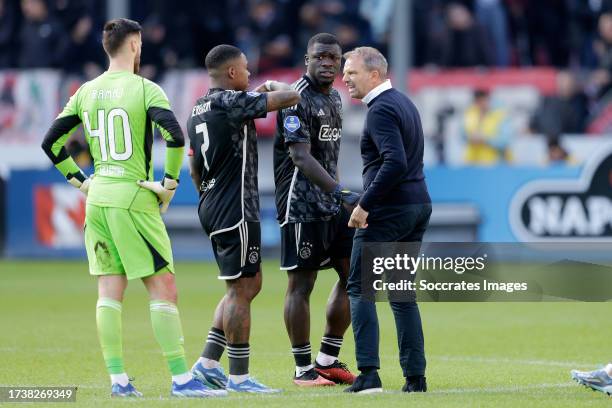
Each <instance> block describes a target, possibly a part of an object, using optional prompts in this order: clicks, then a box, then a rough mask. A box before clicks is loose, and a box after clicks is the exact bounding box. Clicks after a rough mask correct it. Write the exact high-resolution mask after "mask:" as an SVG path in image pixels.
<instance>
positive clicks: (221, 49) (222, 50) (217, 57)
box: [204, 44, 242, 71]
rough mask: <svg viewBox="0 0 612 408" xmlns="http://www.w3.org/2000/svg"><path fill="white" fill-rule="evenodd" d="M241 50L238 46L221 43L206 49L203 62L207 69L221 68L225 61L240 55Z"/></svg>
mask: <svg viewBox="0 0 612 408" xmlns="http://www.w3.org/2000/svg"><path fill="white" fill-rule="evenodd" d="M241 54H242V51H240V48H238V47H234V46H233V45H229V44H221V45H217V46H216V47H214V48H213V49H212V50H210V51H208V54H206V58H205V59H204V64H205V65H206V69H207V70H209V71H210V70H214V69H218V68H221V67H222V66H223V64H225V63H226V62H227V61H230V60H233V59H234V58H238V57H240V55H241Z"/></svg>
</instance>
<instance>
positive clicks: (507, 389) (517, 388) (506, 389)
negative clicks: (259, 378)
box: [0, 381, 576, 401]
mask: <svg viewBox="0 0 612 408" xmlns="http://www.w3.org/2000/svg"><path fill="white" fill-rule="evenodd" d="M0 386H3V387H5V386H11V385H0ZM575 386H576V384H574V383H572V382H569V381H568V382H567V383H554V384H553V383H550V384H533V385H511V386H502V387H489V388H448V389H439V390H431V391H428V392H427V394H434V395H435V394H441V395H443V394H497V393H516V392H525V391H533V390H544V389H550V388H569V387H575ZM77 387H78V388H80V389H87V390H106V389H108V388H109V387H103V386H99V385H90V384H83V385H77ZM298 394H299V395H301V396H303V397H305V398H311V397H314V398H326V397H332V398H337V397H338V396H343V397H347V398H348V397H352V396H353V397H354V396H357V397H363V396H364V395H355V394H339V393H336V392H325V393H323V392H313V393H296V392H292V393H289V394H286V393H281V394H276V395H267V396H263V395H262V396H255V395H236V394H230V396H229V398H230V399H251V398H259V397H267V398H269V397H272V398H275V397H283V396H288V397H294V396H295V395H298ZM383 394H386V395H394V394H396V395H405V393H403V392H401V391H399V390H385V391H384V392H383ZM374 395H380V394H374ZM159 399H162V400H166V399H168V400H174V398H167V397H163V396H159V397H146V398H144V399H138V400H135V401H142V400H159Z"/></svg>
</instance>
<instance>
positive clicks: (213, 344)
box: [202, 327, 227, 361]
mask: <svg viewBox="0 0 612 408" xmlns="http://www.w3.org/2000/svg"><path fill="white" fill-rule="evenodd" d="M226 346H227V340H226V339H225V333H224V332H223V330H220V329H217V328H215V327H211V328H210V331H209V332H208V337H207V338H206V344H205V345H204V351H202V357H204V358H208V359H210V360H215V361H219V360H220V359H221V356H222V355H223V351H224V350H225V347H226Z"/></svg>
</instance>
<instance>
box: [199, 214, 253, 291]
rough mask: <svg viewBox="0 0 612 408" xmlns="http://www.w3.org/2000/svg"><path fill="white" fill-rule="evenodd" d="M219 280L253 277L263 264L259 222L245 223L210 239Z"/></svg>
mask: <svg viewBox="0 0 612 408" xmlns="http://www.w3.org/2000/svg"><path fill="white" fill-rule="evenodd" d="M210 241H211V242H212V248H213V252H214V253H215V259H216V260H217V265H219V279H224V280H231V279H238V278H241V277H252V276H255V274H257V272H259V264H260V263H261V230H260V227H259V222H248V221H246V222H243V223H241V224H240V225H238V227H236V228H234V229H231V230H229V231H225V232H219V233H216V234H215V233H213V235H212V236H211V237H210Z"/></svg>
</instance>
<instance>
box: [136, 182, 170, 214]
mask: <svg viewBox="0 0 612 408" xmlns="http://www.w3.org/2000/svg"><path fill="white" fill-rule="evenodd" d="M137 183H138V185H139V186H140V187H143V188H146V189H148V190H151V191H152V192H154V193H155V194H156V195H157V200H158V201H159V203H160V204H161V208H160V212H161V213H162V214H163V213H165V212H166V211H167V210H168V206H169V205H170V201H172V197H174V193H175V192H176V188H177V187H178V184H179V181H178V180H175V179H173V178H171V177H169V176H168V175H165V176H164V179H163V180H162V181H161V182H159V181H146V180H138V182H137Z"/></svg>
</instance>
